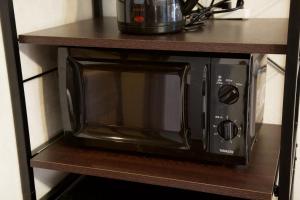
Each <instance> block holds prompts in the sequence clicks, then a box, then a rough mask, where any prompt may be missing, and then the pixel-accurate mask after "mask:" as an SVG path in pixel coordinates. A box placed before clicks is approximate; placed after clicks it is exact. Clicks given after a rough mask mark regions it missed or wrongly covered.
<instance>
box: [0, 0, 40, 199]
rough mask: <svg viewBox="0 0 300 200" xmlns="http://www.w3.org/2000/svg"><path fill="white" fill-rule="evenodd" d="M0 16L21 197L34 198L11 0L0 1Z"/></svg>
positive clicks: (24, 105)
mask: <svg viewBox="0 0 300 200" xmlns="http://www.w3.org/2000/svg"><path fill="white" fill-rule="evenodd" d="M0 17H1V18H0V19H1V26H2V33H3V42H4V48H5V56H6V63H7V72H8V79H9V86H10V93H11V100H12V108H13V116H14V125H15V132H16V141H17V150H18V159H19V168H20V176H21V185H22V193H23V199H24V200H27V199H28V200H33V199H36V195H35V188H34V176H33V169H32V168H31V167H30V158H31V148H30V139H29V131H28V123H27V112H26V104H25V96H24V88H23V80H22V79H23V77H22V69H21V61H20V52H19V45H18V39H17V30H16V23H15V14H14V8H13V2H12V0H1V1H0Z"/></svg>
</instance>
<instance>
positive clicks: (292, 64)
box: [0, 0, 300, 200]
mask: <svg viewBox="0 0 300 200" xmlns="http://www.w3.org/2000/svg"><path fill="white" fill-rule="evenodd" d="M93 8H94V17H101V16H102V1H101V0H93ZM299 10H300V1H299V0H291V4H290V18H289V32H288V48H287V60H286V66H287V67H286V72H285V85H284V101H283V113H282V115H283V116H282V133H283V134H282V138H281V152H280V163H279V165H280V169H279V200H288V199H290V200H291V199H293V195H292V194H293V182H294V180H293V179H294V168H295V160H296V153H295V152H296V135H297V123H298V107H299V90H300V80H299V79H300V77H299V39H300V15H299V14H298V11H299ZM0 17H1V18H0V19H1V26H2V33H3V40H4V48H5V54H6V63H7V72H8V77H9V85H10V93H11V96H12V107H13V115H14V124H15V132H16V141H17V148H18V159H19V167H20V175H21V185H22V192H23V197H24V200H34V199H36V193H35V186H34V174H33V169H32V168H31V167H30V159H31V158H32V152H31V147H30V138H29V129H28V120H27V112H26V103H25V96H24V86H23V76H22V69H21V61H20V52H19V43H18V34H17V30H16V23H15V14H14V8H13V0H0Z"/></svg>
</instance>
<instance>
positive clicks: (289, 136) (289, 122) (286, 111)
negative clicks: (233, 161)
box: [279, 0, 300, 200]
mask: <svg viewBox="0 0 300 200" xmlns="http://www.w3.org/2000/svg"><path fill="white" fill-rule="evenodd" d="M299 10H300V1H298V0H291V5H290V18H289V32H288V48H287V58H286V59H287V60H286V73H285V85H284V100H283V113H282V137H281V151H280V174H279V185H280V191H279V199H280V200H288V199H292V198H293V194H292V192H293V179H294V164H295V160H294V159H295V158H294V157H295V153H294V152H295V143H296V141H295V140H296V134H297V128H296V126H297V120H298V116H297V114H298V110H297V109H298V104H299V92H298V91H299V39H300V15H299Z"/></svg>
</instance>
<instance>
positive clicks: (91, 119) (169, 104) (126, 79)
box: [81, 64, 186, 148]
mask: <svg viewBox="0 0 300 200" xmlns="http://www.w3.org/2000/svg"><path fill="white" fill-rule="evenodd" d="M154 69H155V70H153V69H151V67H149V68H143V70H140V69H137V68H136V67H132V69H131V68H130V67H126V68H122V67H116V66H114V65H113V64H112V65H111V66H106V67H104V66H102V67H101V65H100V66H93V67H88V66H85V67H82V69H81V71H82V72H81V74H82V79H83V87H84V89H83V91H84V92H83V93H84V107H85V111H84V112H85V113H84V116H85V124H84V126H83V127H84V130H82V131H83V132H84V133H85V134H87V135H89V136H90V137H94V138H98V139H102V140H110V141H116V142H127V143H136V142H137V141H138V143H139V144H146V145H163V146H164V147H167V146H168V145H170V147H172V148H174V146H177V148H184V147H185V146H186V144H185V140H186V139H185V138H184V137H185V136H184V131H185V130H183V129H184V127H183V112H184V111H183V109H184V107H183V105H184V102H183V101H184V98H183V93H184V91H182V90H183V87H182V77H181V75H180V74H181V73H180V72H178V71H174V70H172V71H168V70H162V71H160V70H158V69H157V68H154Z"/></svg>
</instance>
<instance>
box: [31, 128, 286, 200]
mask: <svg viewBox="0 0 300 200" xmlns="http://www.w3.org/2000/svg"><path fill="white" fill-rule="evenodd" d="M280 131H281V127H280V126H277V125H263V126H262V128H261V129H260V131H259V133H258V134H259V138H258V142H257V143H256V144H255V145H254V150H253V152H252V160H251V162H250V164H249V165H248V166H246V167H245V166H221V165H209V164H201V163H194V162H188V161H180V160H170V159H162V158H157V157H146V156H137V155H130V154H123V153H117V152H109V151H103V150H101V149H93V148H83V147H76V146H74V145H70V144H68V143H67V142H66V141H64V140H63V139H62V140H60V141H58V142H56V143H54V144H52V145H50V146H49V147H48V148H46V149H45V150H43V151H42V152H41V153H39V154H38V155H37V156H35V157H34V158H32V159H31V166H32V167H38V168H45V169H52V170H59V171H65V172H71V173H77V174H84V175H91V176H99V177H106V178H112V179H119V180H127V181H133V182H140V183H147V184H153V185H160V186H167V187H173V188H181V189H187V190H193V191H198V192H206V193H211V194H218V195H224V196H230V197H238V198H243V199H265V200H271V199H272V194H273V187H274V183H275V179H276V173H277V166H278V160H279V151H280V136H281V134H280Z"/></svg>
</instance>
